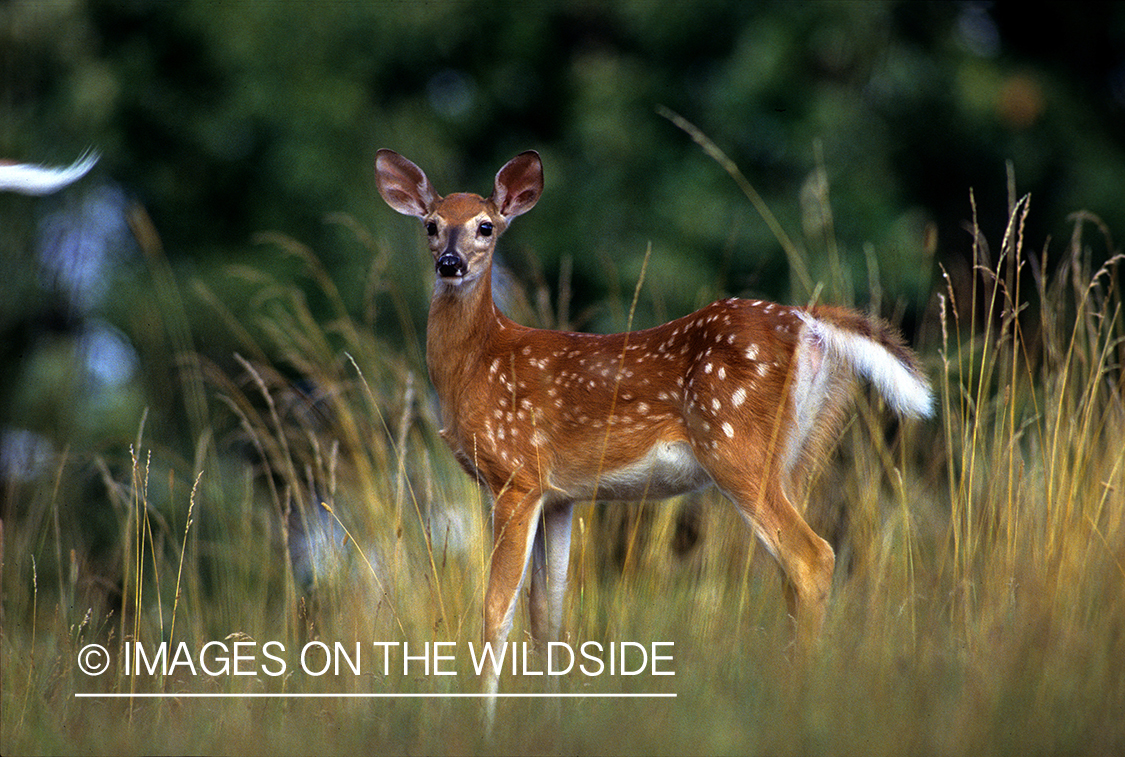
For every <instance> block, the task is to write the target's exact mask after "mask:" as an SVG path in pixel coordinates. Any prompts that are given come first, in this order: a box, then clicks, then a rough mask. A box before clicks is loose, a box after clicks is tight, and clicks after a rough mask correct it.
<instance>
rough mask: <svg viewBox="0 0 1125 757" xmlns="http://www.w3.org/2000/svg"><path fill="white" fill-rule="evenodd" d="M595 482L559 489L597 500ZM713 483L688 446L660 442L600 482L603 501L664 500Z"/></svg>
mask: <svg viewBox="0 0 1125 757" xmlns="http://www.w3.org/2000/svg"><path fill="white" fill-rule="evenodd" d="M593 483H594V482H593V481H590V482H588V483H586V482H584V485H583V486H579V487H569V486H566V485H565V484H564V485H563V486H560V487H559V488H560V489H562V490H563V491H565V492H566V493H567V494H568V495H569V496H571V497H573V498H575V499H578V498H584V497H593V496H595V495H594V490H593ZM710 483H711V477H710V476H709V475H708V474H707V471H705V470H704V469H703V466H701V465H700V464H699V461H698V460H696V459H695V455H694V454H693V453H692V451H691V446H690V445H689V444H688V443H687V442H659V443H657V444H655V445H653V447H652V448H651V449H650V450H649V451H648V452H647V453H646V454H645V456H644V457H642V458H640V459H639V460H637V461H636V462H634V463H630V464H629V465H626V466H623V467H621V468H618V469H616V470H611V471H603V472H602V475H601V477H600V478H599V479H598V481H597V496H598V497H599V498H601V499H619V500H638V499H643V498H644V499H664V498H665V497H674V496H675V495H677V494H685V493H687V492H690V491H695V490H696V489H699V488H701V487H704V486H706V485H708V484H710Z"/></svg>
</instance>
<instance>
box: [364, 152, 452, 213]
mask: <svg viewBox="0 0 1125 757" xmlns="http://www.w3.org/2000/svg"><path fill="white" fill-rule="evenodd" d="M375 185H376V186H377V187H379V195H380V196H381V197H382V198H383V199H384V200H385V201H386V203H387V204H388V205H390V206H391V207H392V208H394V209H395V210H397V211H398V212H399V213H402V214H403V215H407V216H416V217H417V218H425V217H426V216H427V215H428V214H429V212H430V209H431V208H433V206H434V203H435V202H437V201H438V200H440V199H441V197H440V196H439V195H438V193H437V192H435V191H434V187H433V185H432V184H430V180H429V179H427V178H426V174H425V173H423V171H422V169H421V168H419V167H418V166H416V165H414V164H413V163H411V162H410V161H409V160H407V159H406V158H404V157H402V156H401V155H399V154H398V153H397V152H395V151H394V150H388V149H387V148H385V147H384V148H382V149H381V150H379V151H378V152H377V153H375Z"/></svg>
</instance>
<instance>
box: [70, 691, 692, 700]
mask: <svg viewBox="0 0 1125 757" xmlns="http://www.w3.org/2000/svg"><path fill="white" fill-rule="evenodd" d="M74 696H75V697H76V698H81V699H488V698H491V697H496V698H498V699H675V698H676V694H675V693H674V692H673V693H664V692H641V693H638V694H618V693H579V692H575V693H565V694H547V693H538V692H535V693H518V692H512V693H497V694H484V693H465V692H451V693H418V692H414V693H411V692H406V693H400V694H391V693H383V694H379V693H359V694H343V693H341V694H330V693H284V692H251V693H246V694H233V693H227V692H215V693H204V692H191V693H183V694H176V693H160V692H139V693H136V694H124V693H107V694H98V693H94V692H81V691H79V692H75V694H74Z"/></svg>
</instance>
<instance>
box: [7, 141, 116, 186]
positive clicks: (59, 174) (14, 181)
mask: <svg viewBox="0 0 1125 757" xmlns="http://www.w3.org/2000/svg"><path fill="white" fill-rule="evenodd" d="M97 162H98V154H97V153H96V152H93V151H87V152H85V153H83V154H82V155H81V156H80V157H79V158H78V160H76V161H74V162H73V163H71V164H70V165H69V166H66V167H65V168H51V167H48V166H33V165H29V164H27V163H4V162H0V192H19V193H20V194H25V195H46V194H51V193H52V192H57V191H59V190H60V189H62V188H63V187H67V186H69V185H71V184H73V183H74V182H76V181H78V180H79V179H81V178H82V177H83V176H85V175H86V174H87V173H89V172H90V169H91V168H93V167H94V164H95V163H97Z"/></svg>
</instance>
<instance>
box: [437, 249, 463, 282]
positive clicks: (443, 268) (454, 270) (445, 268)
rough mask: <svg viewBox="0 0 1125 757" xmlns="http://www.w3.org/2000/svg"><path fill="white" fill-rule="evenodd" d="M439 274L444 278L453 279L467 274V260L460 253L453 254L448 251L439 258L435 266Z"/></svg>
mask: <svg viewBox="0 0 1125 757" xmlns="http://www.w3.org/2000/svg"><path fill="white" fill-rule="evenodd" d="M435 269H436V270H437V274H438V276H441V277H443V278H447V279H452V278H456V277H458V276H464V275H465V261H464V260H462V259H461V256H460V255H451V254H449V253H446V254H445V255H442V256H441V257H440V258H438V259H437V265H436V266H435Z"/></svg>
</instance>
